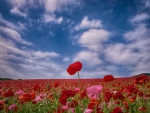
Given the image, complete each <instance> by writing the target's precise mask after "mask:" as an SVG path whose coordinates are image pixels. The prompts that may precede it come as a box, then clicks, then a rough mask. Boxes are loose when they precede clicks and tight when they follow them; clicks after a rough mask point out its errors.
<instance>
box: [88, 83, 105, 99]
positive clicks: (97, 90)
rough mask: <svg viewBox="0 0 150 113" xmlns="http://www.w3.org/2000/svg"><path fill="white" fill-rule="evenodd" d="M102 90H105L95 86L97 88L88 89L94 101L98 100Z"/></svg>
mask: <svg viewBox="0 0 150 113" xmlns="http://www.w3.org/2000/svg"><path fill="white" fill-rule="evenodd" d="M102 89H103V87H102V86H101V85H95V86H90V87H88V88H87V89H86V90H87V93H88V97H90V98H93V99H96V98H98V97H99V94H100V92H101V90H102Z"/></svg>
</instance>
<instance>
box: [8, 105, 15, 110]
mask: <svg viewBox="0 0 150 113" xmlns="http://www.w3.org/2000/svg"><path fill="white" fill-rule="evenodd" d="M8 108H9V110H10V111H17V106H16V104H12V105H10V106H9V107H8Z"/></svg>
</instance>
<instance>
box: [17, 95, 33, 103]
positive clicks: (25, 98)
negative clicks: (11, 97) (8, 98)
mask: <svg viewBox="0 0 150 113" xmlns="http://www.w3.org/2000/svg"><path fill="white" fill-rule="evenodd" d="M34 98H35V93H24V94H22V95H21V96H19V100H21V101H22V102H28V101H31V100H33V99H34Z"/></svg>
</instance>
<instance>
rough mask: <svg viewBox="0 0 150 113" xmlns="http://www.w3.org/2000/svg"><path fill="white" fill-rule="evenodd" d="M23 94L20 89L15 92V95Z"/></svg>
mask: <svg viewBox="0 0 150 113" xmlns="http://www.w3.org/2000/svg"><path fill="white" fill-rule="evenodd" d="M23 93H24V92H23V91H22V90H21V89H20V90H19V91H16V94H17V95H22V94H23Z"/></svg>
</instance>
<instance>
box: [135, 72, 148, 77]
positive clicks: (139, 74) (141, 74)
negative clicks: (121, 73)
mask: <svg viewBox="0 0 150 113" xmlns="http://www.w3.org/2000/svg"><path fill="white" fill-rule="evenodd" d="M140 75H146V76H150V73H141V74H138V75H134V76H133V77H136V76H140Z"/></svg>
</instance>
